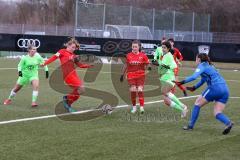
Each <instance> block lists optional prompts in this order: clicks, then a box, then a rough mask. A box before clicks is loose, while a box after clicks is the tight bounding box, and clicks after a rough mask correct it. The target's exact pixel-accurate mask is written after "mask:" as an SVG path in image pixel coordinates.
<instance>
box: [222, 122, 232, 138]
mask: <svg viewBox="0 0 240 160" xmlns="http://www.w3.org/2000/svg"><path fill="white" fill-rule="evenodd" d="M233 125H234V124H233V123H232V122H231V123H230V124H229V125H228V126H227V127H226V128H225V129H224V131H223V132H222V134H223V135H227V134H228V133H230V131H231V129H232V127H233Z"/></svg>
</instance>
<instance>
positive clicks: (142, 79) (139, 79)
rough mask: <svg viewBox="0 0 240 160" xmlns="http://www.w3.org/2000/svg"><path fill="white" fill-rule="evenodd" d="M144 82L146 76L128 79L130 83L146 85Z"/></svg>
mask: <svg viewBox="0 0 240 160" xmlns="http://www.w3.org/2000/svg"><path fill="white" fill-rule="evenodd" d="M144 83H145V77H140V78H131V79H128V84H129V85H134V86H144Z"/></svg>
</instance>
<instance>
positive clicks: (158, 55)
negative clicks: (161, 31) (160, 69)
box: [154, 47, 163, 62]
mask: <svg viewBox="0 0 240 160" xmlns="http://www.w3.org/2000/svg"><path fill="white" fill-rule="evenodd" d="M162 55H163V51H162V47H157V49H156V51H155V55H154V59H155V60H157V61H158V62H160V61H161V57H162Z"/></svg>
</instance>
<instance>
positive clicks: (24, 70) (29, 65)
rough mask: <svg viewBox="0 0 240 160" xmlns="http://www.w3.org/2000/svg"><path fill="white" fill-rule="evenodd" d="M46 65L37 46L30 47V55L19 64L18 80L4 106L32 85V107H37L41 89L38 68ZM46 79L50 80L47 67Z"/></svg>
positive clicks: (24, 57)
mask: <svg viewBox="0 0 240 160" xmlns="http://www.w3.org/2000/svg"><path fill="white" fill-rule="evenodd" d="M43 63H44V59H43V58H42V57H41V56H40V55H39V54H38V53H37V48H36V47H35V46H32V45H31V46H29V47H28V54H27V55H25V56H23V57H22V58H21V60H20V62H19V64H18V76H19V77H18V80H17V83H16V85H15V87H14V88H13V89H12V91H11V93H10V95H9V97H8V98H7V99H6V100H5V101H4V105H9V104H11V102H12V99H13V98H14V97H15V95H16V93H17V92H18V91H19V90H20V89H21V88H22V87H23V86H25V85H27V84H30V83H31V85H32V88H33V92H32V107H37V106H38V105H37V103H36V101H37V97H38V88H39V78H38V67H39V65H41V64H43ZM45 72H46V78H48V76H49V73H48V67H47V66H45Z"/></svg>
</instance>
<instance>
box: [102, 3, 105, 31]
mask: <svg viewBox="0 0 240 160" xmlns="http://www.w3.org/2000/svg"><path fill="white" fill-rule="evenodd" d="M105 23H106V3H104V6H103V24H102V25H103V26H102V27H103V28H102V29H103V30H105Z"/></svg>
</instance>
